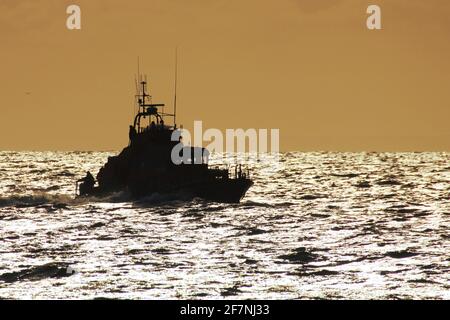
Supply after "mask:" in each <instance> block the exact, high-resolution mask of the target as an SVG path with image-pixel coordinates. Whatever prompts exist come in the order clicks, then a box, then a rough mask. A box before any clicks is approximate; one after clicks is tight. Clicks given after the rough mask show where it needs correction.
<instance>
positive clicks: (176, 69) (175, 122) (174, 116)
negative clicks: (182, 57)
mask: <svg viewBox="0 0 450 320" xmlns="http://www.w3.org/2000/svg"><path fill="white" fill-rule="evenodd" d="M177 80H178V47H176V48H175V89H174V90H175V94H174V98H173V127H174V128H176V127H177V121H176V117H177Z"/></svg>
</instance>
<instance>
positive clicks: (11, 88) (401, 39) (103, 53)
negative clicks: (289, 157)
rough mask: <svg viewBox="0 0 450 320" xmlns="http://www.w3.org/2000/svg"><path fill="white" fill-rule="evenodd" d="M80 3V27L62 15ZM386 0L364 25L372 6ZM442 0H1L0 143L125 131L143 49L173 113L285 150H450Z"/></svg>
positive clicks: (61, 145)
mask: <svg viewBox="0 0 450 320" xmlns="http://www.w3.org/2000/svg"><path fill="white" fill-rule="evenodd" d="M69 4H78V5H79V6H80V7H81V10H82V30H80V31H69V30H67V29H66V26H65V23H66V18H67V14H66V12H65V11H66V7H67V6H68V5H69ZM369 4H378V5H380V7H381V9H382V26H383V30H380V31H369V30H367V28H366V26H365V23H366V17H367V14H366V8H367V6H368V5H369ZM449 36H450V1H448V0H427V1H425V0H383V1H382V0H372V1H364V0H322V1H319V0H314V1H313V0H276V1H275V0H270V1H268V0H145V1H144V0H127V1H124V0H120V1H119V0H95V1H92V0H70V1H65V0H20V1H17V0H2V1H1V2H0V39H1V40H0V41H1V50H0V63H1V69H0V70H1V71H0V114H1V117H0V150H111V149H120V148H121V147H123V146H124V145H125V144H126V143H127V139H128V125H129V123H130V122H131V118H132V113H133V95H134V93H135V87H134V74H135V73H136V60H137V56H140V57H141V61H142V63H141V70H143V71H145V72H146V73H147V74H148V77H149V80H150V88H151V90H152V94H153V98H154V102H165V103H166V104H168V105H170V106H171V105H172V101H173V68H174V49H175V47H176V46H178V47H179V91H178V108H179V113H178V120H179V121H178V123H179V124H180V123H182V124H184V126H185V127H187V128H190V127H191V126H192V124H193V121H194V120H203V121H204V127H206V128H208V127H217V128H220V129H225V128H279V129H280V143H281V148H282V150H341V151H412V150H414V151H415V150H417V151H421V150H433V151H440V150H443V151H449V150H450V125H449V123H450V121H449V120H450V90H449V84H450V59H449V57H450V41H449V39H450V38H449Z"/></svg>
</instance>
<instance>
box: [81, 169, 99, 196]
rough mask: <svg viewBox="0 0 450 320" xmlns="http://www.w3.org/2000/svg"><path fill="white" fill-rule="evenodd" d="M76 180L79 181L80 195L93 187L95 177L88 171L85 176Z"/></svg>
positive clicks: (88, 191)
mask: <svg viewBox="0 0 450 320" xmlns="http://www.w3.org/2000/svg"><path fill="white" fill-rule="evenodd" d="M78 182H81V184H80V195H85V194H88V193H90V192H91V191H92V190H93V189H94V185H95V179H94V177H93V176H92V173H90V172H89V171H88V172H87V173H86V177H84V178H81V179H80V180H78Z"/></svg>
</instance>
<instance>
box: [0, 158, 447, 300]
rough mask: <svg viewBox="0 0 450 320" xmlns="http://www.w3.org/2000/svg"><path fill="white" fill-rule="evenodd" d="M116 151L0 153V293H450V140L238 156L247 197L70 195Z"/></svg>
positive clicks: (40, 295)
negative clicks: (420, 148)
mask: <svg viewBox="0 0 450 320" xmlns="http://www.w3.org/2000/svg"><path fill="white" fill-rule="evenodd" d="M109 155H111V154H110V153H99V152H96V153H83V152H48V153H39V152H30V153H25V152H20V153H15V152H0V298H96V297H110V298H145V299H160V298H195V299H204V298H238V299H241V298H242V299H244V298H261V299H285V298H293V299H299V298H333V299H335V298H375V299H378V298H444V299H445V298H446V299H448V298H450V294H449V292H450V291H449V289H450V282H449V274H450V273H449V271H450V270H449V269H450V268H449V265H450V264H449V263H450V254H449V252H450V251H449V225H450V201H449V199H450V161H449V160H450V154H449V153H300V152H298V153H286V154H282V155H281V156H280V158H279V160H280V161H279V162H276V161H275V159H272V158H271V157H269V156H267V157H265V158H264V159H261V160H260V161H254V160H248V159H247V160H246V159H242V161H246V162H247V163H248V164H249V166H250V168H251V170H252V177H253V179H254V181H255V185H254V186H253V187H252V188H251V189H250V190H249V192H248V193H247V196H246V197H245V198H244V200H243V201H242V202H241V203H240V204H219V203H208V202H205V201H202V200H199V199H195V200H193V201H183V200H182V199H177V198H176V197H175V198H174V197H167V196H163V195H150V196H149V197H148V198H146V199H143V200H142V201H140V202H134V203H133V202H128V201H127V197H126V195H124V194H115V195H112V196H111V197H109V198H107V199H84V200H79V199H78V200H74V199H73V197H74V192H75V183H74V181H75V180H76V179H77V178H79V177H81V176H83V175H84V172H85V171H86V170H91V171H92V172H97V171H98V169H99V166H100V165H101V164H102V163H104V162H105V161H106V159H107V157H108V156H109ZM217 161H219V160H217ZM220 161H221V159H220ZM73 272H75V273H73Z"/></svg>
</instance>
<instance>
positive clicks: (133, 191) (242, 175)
mask: <svg viewBox="0 0 450 320" xmlns="http://www.w3.org/2000/svg"><path fill="white" fill-rule="evenodd" d="M138 91H139V92H138V94H137V95H136V97H137V104H138V111H137V113H136V115H135V117H134V121H133V124H132V125H130V127H129V145H128V146H126V147H125V148H124V149H123V150H122V151H121V152H120V153H119V154H118V155H116V156H112V157H109V158H108V161H107V162H106V163H105V164H104V165H103V166H102V167H101V168H100V170H99V172H98V174H97V177H96V178H97V185H96V184H95V179H94V177H93V176H92V174H91V173H90V172H88V173H87V175H86V177H84V178H82V179H80V180H78V181H77V191H76V194H77V196H106V195H108V194H111V193H113V192H118V191H126V192H129V194H130V195H131V196H132V197H133V198H134V199H138V198H141V197H146V196H149V195H151V194H154V193H159V194H173V193H175V194H176V193H183V194H184V195H188V196H191V197H199V198H203V199H205V200H210V201H216V202H227V203H237V202H239V201H240V200H241V199H242V198H243V197H244V195H245V193H246V192H247V190H248V189H249V188H250V187H251V186H252V184H253V182H252V180H251V179H250V177H249V172H248V169H243V168H242V166H241V165H235V167H234V170H232V169H230V168H225V169H224V168H210V167H209V165H208V162H209V152H208V150H207V149H206V148H202V147H191V146H184V145H182V140H181V139H180V140H179V141H177V140H175V141H173V140H174V139H173V136H172V135H173V134H174V132H176V131H177V130H178V129H177V125H176V123H175V119H176V102H175V105H174V113H173V114H169V113H165V112H164V111H163V110H164V109H163V108H164V104H154V103H149V102H151V96H150V95H149V94H148V93H147V81H145V80H142V81H140V83H139V89H138ZM175 101H176V94H175ZM167 118H172V120H173V125H167V124H166V123H165V122H164V119H167ZM178 132H179V130H178ZM180 144H181V146H182V147H181V148H180ZM176 146H178V149H177V150H179V153H178V154H177V156H179V157H178V158H179V159H182V160H181V161H179V162H178V163H177V162H176V161H173V159H172V158H173V157H172V154H173V150H174V148H175V147H176ZM78 182H80V184H79V186H78Z"/></svg>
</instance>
